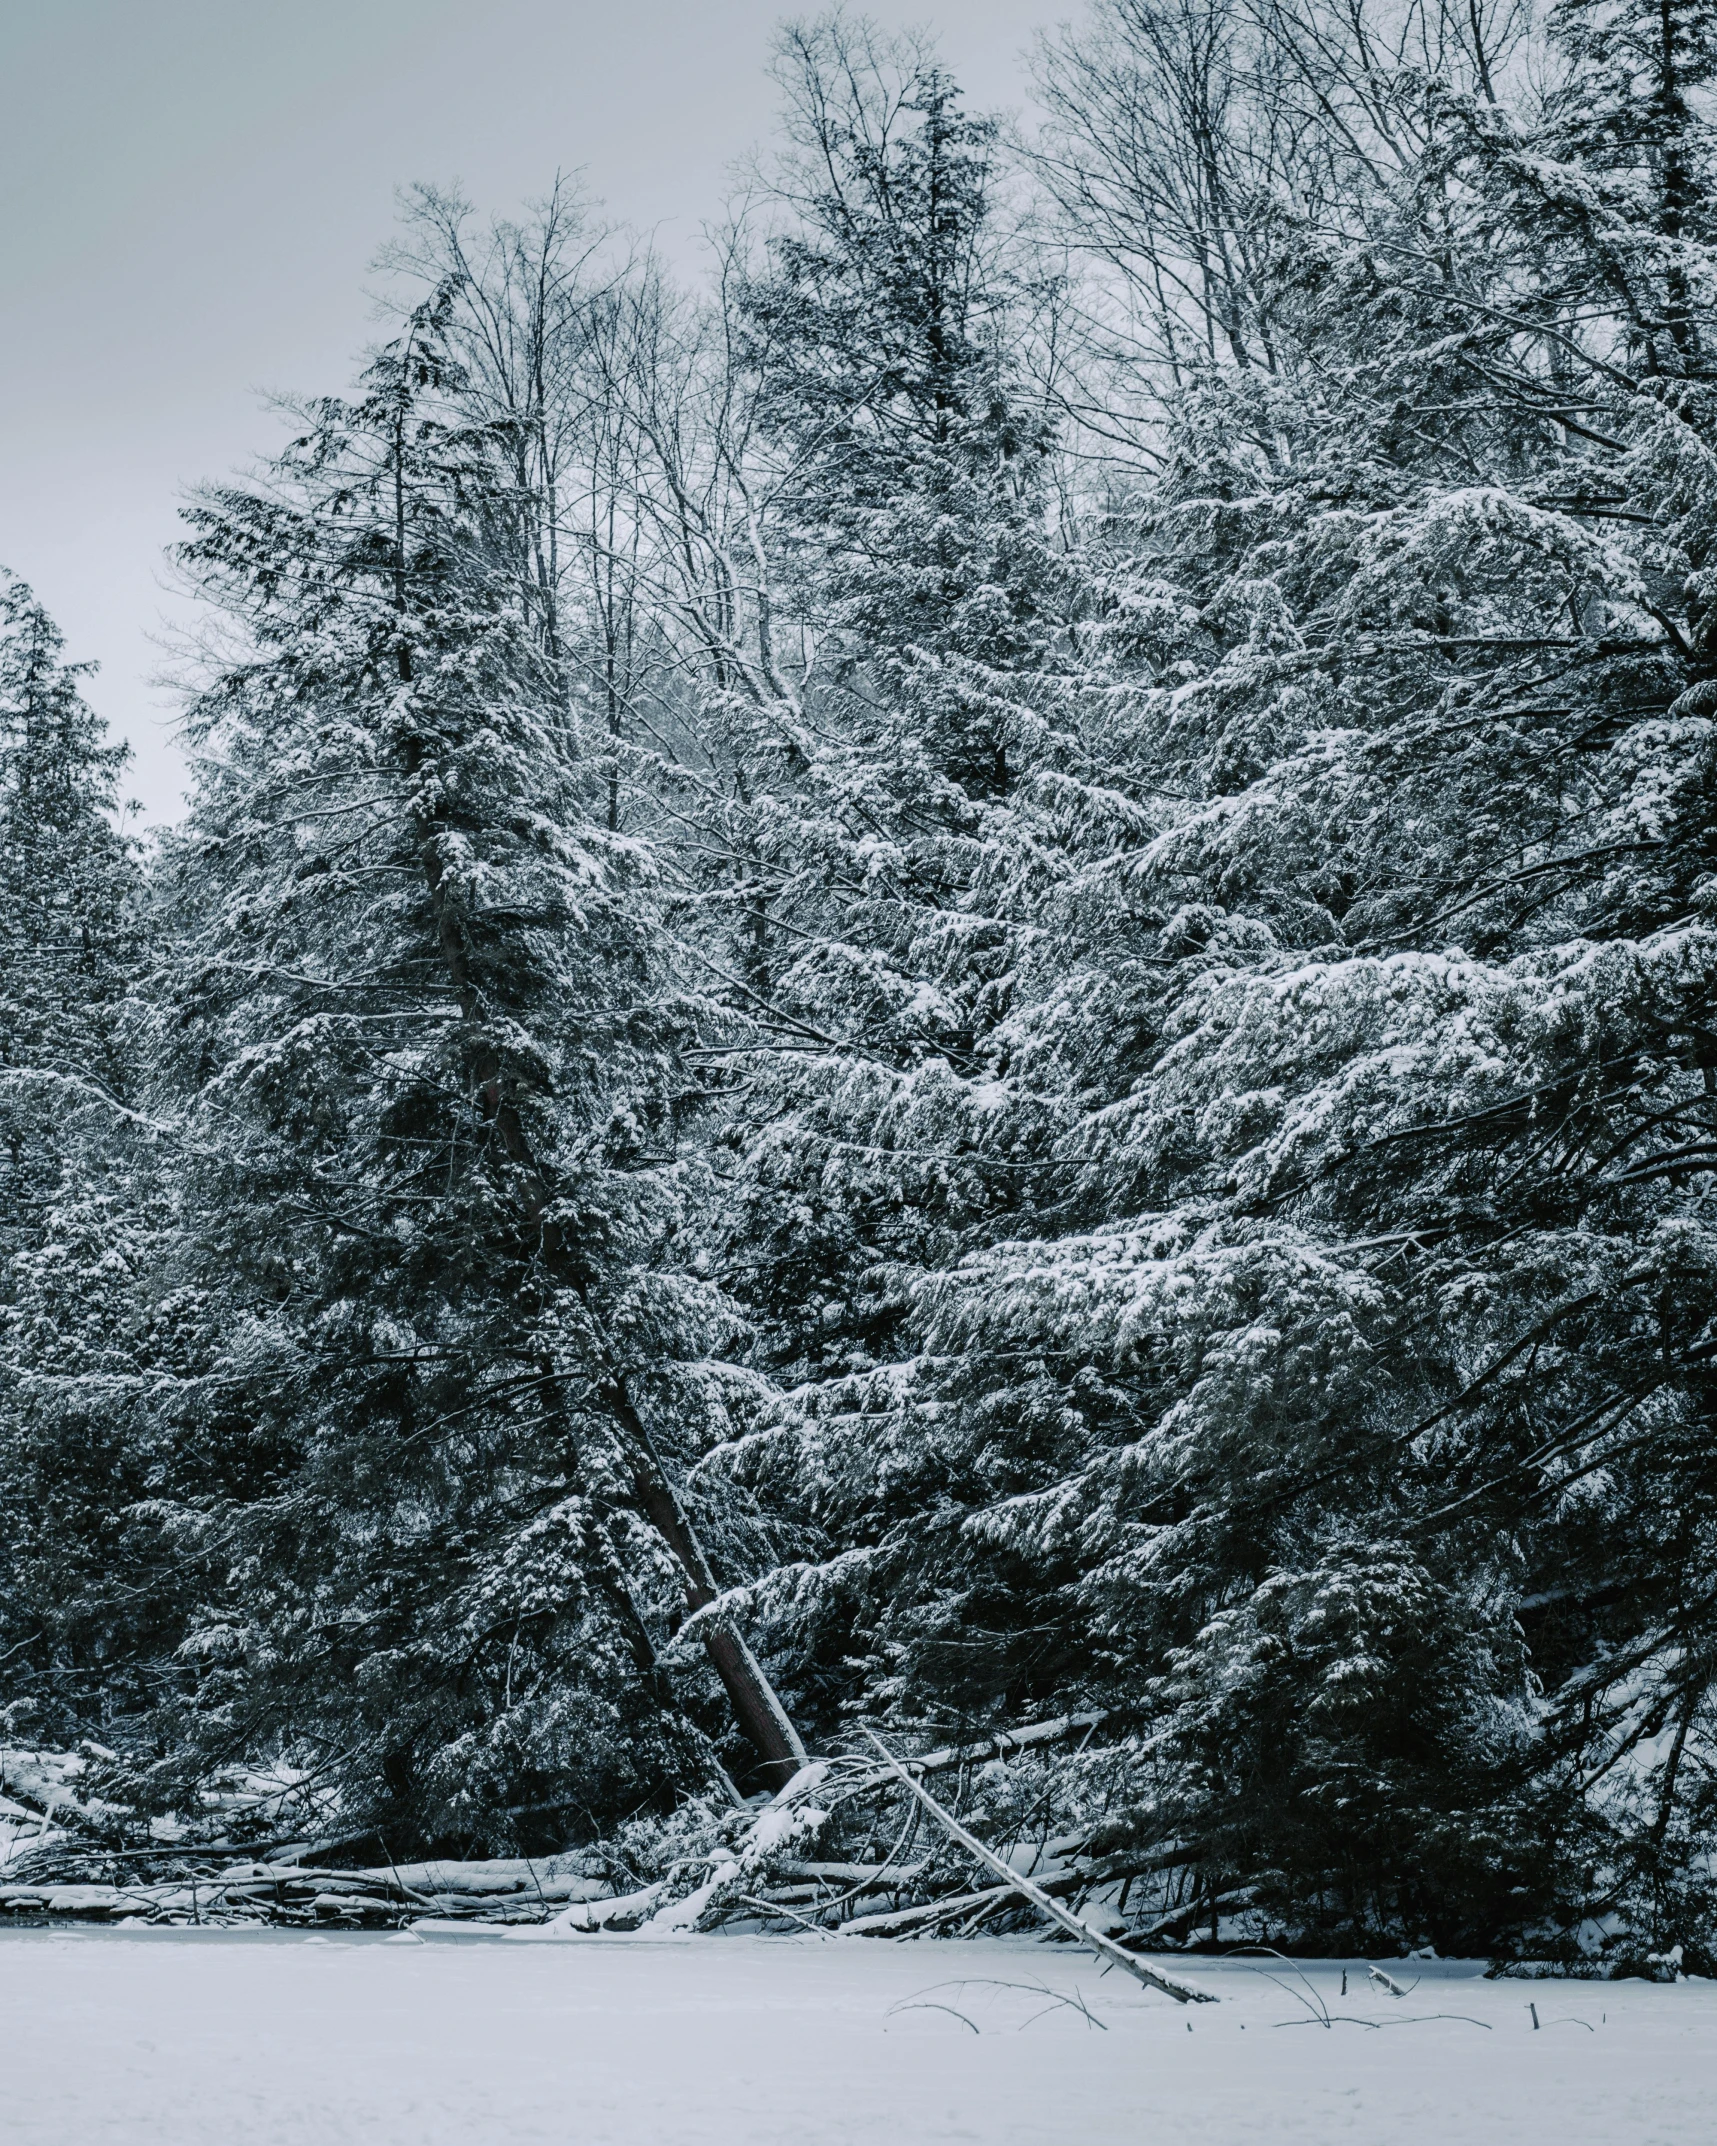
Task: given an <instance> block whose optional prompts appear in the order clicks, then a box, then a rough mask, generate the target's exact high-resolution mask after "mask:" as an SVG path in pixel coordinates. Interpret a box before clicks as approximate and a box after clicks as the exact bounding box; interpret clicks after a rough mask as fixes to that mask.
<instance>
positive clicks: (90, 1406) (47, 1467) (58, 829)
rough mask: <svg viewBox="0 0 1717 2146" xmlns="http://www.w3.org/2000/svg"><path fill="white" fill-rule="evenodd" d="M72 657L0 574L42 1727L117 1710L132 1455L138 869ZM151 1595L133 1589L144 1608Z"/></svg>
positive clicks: (20, 1407) (2, 1017) (8, 1168)
mask: <svg viewBox="0 0 1717 2146" xmlns="http://www.w3.org/2000/svg"><path fill="white" fill-rule="evenodd" d="M91 668H92V667H91V666H90V665H88V664H76V663H68V662H67V661H66V660H65V654H64V642H63V639H62V637H61V635H60V633H59V630H58V629H57V627H56V626H55V625H54V623H53V621H52V619H51V618H50V617H49V616H48V613H47V612H46V610H45V609H44V608H43V607H42V605H41V604H40V603H39V602H38V601H37V600H36V598H35V596H34V595H33V594H32V593H31V591H30V590H29V589H28V588H27V587H26V586H25V585H24V583H23V582H21V581H18V580H17V579H15V578H13V577H11V576H7V577H6V578H5V579H4V582H3V583H0V1705H3V1704H7V1703H10V1704H11V1705H12V1706H14V1707H17V1708H19V1710H20V1711H19V1713H18V1717H17V1718H18V1721H19V1724H20V1726H21V1727H22V1726H23V1725H24V1724H25V1723H26V1722H27V1723H28V1725H29V1730H30V1733H33V1734H35V1735H37V1736H40V1737H52V1736H55V1735H60V1736H70V1735H73V1734H75V1733H77V1732H78V1730H79V1729H81V1728H82V1727H83V1726H85V1725H87V1724H90V1723H92V1722H101V1721H103V1720H105V1719H109V1718H113V1717H114V1716H116V1715H124V1714H125V1713H127V1712H135V1711H136V1710H137V1709H138V1708H139V1706H140V1705H141V1704H142V1703H143V1699H144V1695H143V1694H141V1693H140V1691H139V1688H138V1683H137V1675H136V1670H137V1666H138V1665H137V1661H136V1659H135V1657H136V1656H137V1655H138V1654H140V1653H141V1654H142V1655H143V1656H145V1657H147V1654H148V1652H149V1649H150V1646H151V1644H152V1635H151V1634H150V1630H149V1628H150V1626H151V1623H152V1619H151V1616H150V1614H149V1610H148V1609H146V1608H145V1607H144V1606H143V1604H142V1602H141V1601H140V1599H139V1597H140V1596H141V1595H142V1594H145V1593H147V1592H148V1590H146V1589H134V1588H132V1587H130V1586H128V1584H127V1577H126V1576H125V1575H122V1574H121V1573H120V1572H118V1571H117V1570H116V1569H115V1557H116V1552H117V1549H118V1545H119V1542H120V1539H121V1532H122V1527H123V1514H124V1511H125V1508H126V1505H127V1503H128V1501H129V1499H130V1498H132V1497H134V1496H136V1495H139V1494H141V1492H142V1490H143V1487H144V1485H145V1483H146V1480H147V1476H148V1472H149V1466H150V1462H149V1458H148V1455H149V1444H150V1442H149V1440H148V1438H147V1436H146V1435H143V1434H142V1432H141V1429H140V1425H139V1421H138V1417H137V1412H136V1409H135V1407H134V1406H133V1405H132V1403H133V1401H134V1398H135V1397H134V1395H133V1394H132V1393H131V1391H130V1389H131V1386H132V1381H131V1378H130V1373H131V1370H132V1359H131V1354H130V1351H131V1348H132V1347H133V1346H134V1345H135V1344H136V1343H137V1341H138V1338H139V1337H138V1335H137V1332H136V1329H135V1325H134V1323H133V1322H132V1321H131V1319H130V1318H129V1317H128V1316H126V1315H125V1313H124V1312H123V1311H122V1310H121V1306H122V1303H123V1300H124V1298H125V1295H126V1284H127V1281H128V1279H129V1266H128V1256H129V1254H130V1253H131V1252H132V1251H133V1250H134V1244H133V1242H132V1240H133V1238H134V1235H135V1232H136V1224H137V1217H136V1212H135V1210H136V1192H137V1182H136V1180H137V1177H138V1175H139V1172H140V1171H141V1172H142V1174H145V1175H146V1174H147V1173H146V1161H145V1158H144V1157H143V1156H142V1155H141V1154H140V1153H139V1150H138V1144H137V1142H136V1141H135V1140H134V1139H130V1138H128V1137H127V1123H126V1118H125V1108H126V1104H127V1100H128V1099H134V1098H135V1094H136V1088H137V1082H136V1075H135V1065H134V1059H133V1052H132V1044H133V1040H134V1024H133V1023H131V1022H129V1021H128V1020H127V1018H126V1002H127V999H128V997H129V995H130V993H131V991H132V988H133V985H134V981H135V973H136V961H137V954H138V950H139V936H138V918H137V906H138V903H137V896H138V888H137V873H136V864H135V859H134V857H133V854H132V850H131V845H130V844H129V843H128V842H127V840H126V839H125V837H124V836H123V835H122V834H121V833H120V832H119V831H118V829H117V827H116V825H115V815H116V811H117V806H118V798H117V795H116V785H117V782H118V779H119V774H120V770H121V769H122V767H123V765H124V762H125V759H126V749H125V747H124V746H121V745H112V744H109V743H108V742H107V740H106V736H105V732H104V729H103V726H102V724H101V721H100V719H99V718H98V717H97V716H96V715H95V713H94V712H93V710H92V709H91V708H90V707H89V705H88V703H87V702H86V701H85V699H84V698H83V682H84V680H85V678H86V677H87V676H88V675H89V672H90V669H91ZM150 1607H151V1608H152V1607H153V1604H151V1605H150Z"/></svg>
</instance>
